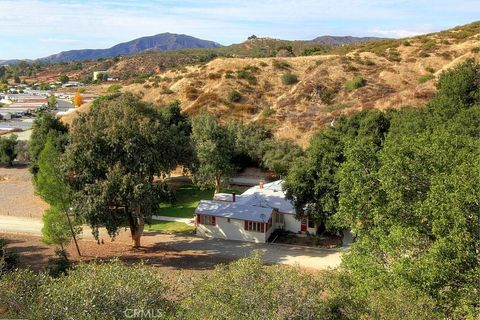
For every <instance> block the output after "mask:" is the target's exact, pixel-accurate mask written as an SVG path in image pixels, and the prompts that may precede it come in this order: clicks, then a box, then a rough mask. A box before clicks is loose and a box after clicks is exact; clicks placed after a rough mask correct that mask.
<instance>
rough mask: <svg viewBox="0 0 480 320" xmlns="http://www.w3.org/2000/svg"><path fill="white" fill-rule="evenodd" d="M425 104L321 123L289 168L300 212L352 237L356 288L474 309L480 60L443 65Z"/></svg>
mask: <svg viewBox="0 0 480 320" xmlns="http://www.w3.org/2000/svg"><path fill="white" fill-rule="evenodd" d="M437 87H438V93H437V95H436V96H435V97H434V98H433V99H432V101H431V102H430V103H429V104H428V105H427V107H426V108H423V109H408V108H405V109H402V110H400V111H390V112H387V113H382V112H379V111H366V112H362V113H358V114H356V115H354V116H352V117H349V118H342V119H340V121H339V122H338V123H337V124H336V125H335V127H333V128H329V129H327V130H325V131H323V132H320V133H318V134H317V135H316V136H315V137H314V138H313V139H312V142H311V145H310V147H309V149H308V150H307V159H306V161H299V162H298V163H296V164H295V165H294V168H293V169H292V170H291V171H290V173H289V176H288V178H287V182H286V187H287V191H288V195H289V196H290V197H291V198H292V199H293V200H294V202H295V205H296V207H297V212H298V213H299V215H300V216H301V215H303V214H306V215H308V216H309V217H310V218H311V219H315V220H316V221H319V222H320V223H321V224H322V225H325V226H326V228H327V229H333V230H335V229H340V228H347V229H350V230H352V232H353V233H354V234H355V235H356V238H357V241H356V243H354V245H353V246H352V248H351V250H350V252H348V254H346V256H345V259H344V267H346V268H347V269H348V270H349V271H350V272H351V274H352V279H353V287H354V288H356V290H357V291H356V294H357V298H360V299H367V298H368V297H370V296H371V295H372V294H373V293H374V292H377V291H378V290H394V289H395V288H408V289H407V290H409V292H418V293H420V294H422V295H425V296H426V297H428V298H429V299H432V300H433V301H435V304H436V308H438V310H440V311H441V313H442V314H443V315H445V316H446V317H451V318H473V317H474V316H475V315H478V313H479V310H480V309H479V308H480V303H479V300H478V295H479V294H480V292H479V287H478V279H479V278H480V263H479V259H478V250H479V248H480V221H479V214H478V213H479V212H480V201H479V199H480V165H479V164H480V139H479V138H480V130H479V128H480V123H479V119H480V66H479V65H477V64H475V63H474V62H473V61H467V62H466V63H464V64H462V65H460V66H458V67H456V68H455V69H453V70H451V71H449V72H447V73H444V74H442V75H441V77H440V79H439V82H438V84H437Z"/></svg>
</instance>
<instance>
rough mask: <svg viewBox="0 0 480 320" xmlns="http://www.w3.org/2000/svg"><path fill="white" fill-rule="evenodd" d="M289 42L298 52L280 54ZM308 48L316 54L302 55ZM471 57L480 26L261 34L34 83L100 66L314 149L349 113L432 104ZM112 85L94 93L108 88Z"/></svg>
mask: <svg viewBox="0 0 480 320" xmlns="http://www.w3.org/2000/svg"><path fill="white" fill-rule="evenodd" d="M286 46H287V47H288V46H291V50H292V51H293V52H294V53H295V55H297V56H296V57H275V54H276V52H277V51H278V49H279V48H281V47H286ZM305 51H306V52H305ZM302 52H303V53H305V54H309V55H303V56H299V55H302ZM468 58H473V59H480V22H474V23H471V24H468V25H464V26H459V27H456V28H453V29H450V30H446V31H442V32H438V33H432V34H426V35H422V36H417V37H412V38H406V39H387V40H381V41H374V42H367V43H356V44H352V45H343V46H333V47H332V46H330V47H329V46H321V45H319V44H318V43H316V42H313V41H284V40H276V39H269V38H257V39H251V40H248V41H245V42H244V43H241V44H236V45H232V46H228V47H222V48H217V49H189V50H180V51H171V52H161V53H158V52H145V53H141V54H136V55H133V56H128V57H122V58H120V59H118V60H114V59H107V60H105V61H95V62H82V64H81V66H80V67H79V66H75V64H72V63H69V64H63V65H62V64H58V65H55V66H50V67H48V68H47V69H45V70H43V71H39V72H38V73H37V74H36V76H35V77H34V78H28V77H27V78H25V79H26V80H27V81H37V82H38V81H47V80H55V81H56V80H57V79H58V77H59V75H60V74H61V73H67V74H68V75H69V76H70V78H71V79H79V80H81V79H82V77H84V76H88V75H91V72H92V71H94V70H108V71H109V73H110V74H111V75H112V76H114V77H119V78H120V79H125V80H123V81H122V85H123V88H122V90H123V91H131V92H134V93H138V94H140V95H142V96H143V98H144V99H145V100H147V101H150V102H152V103H154V104H156V105H158V106H163V105H165V104H167V103H169V102H170V101H173V100H175V99H178V100H180V102H181V105H182V108H183V110H184V112H187V113H189V114H196V113H198V112H200V111H202V110H206V111H208V112H210V113H212V114H215V115H217V116H218V117H219V118H221V119H229V118H235V119H242V120H243V121H246V122H248V121H258V122H261V123H264V124H265V125H267V126H269V127H271V128H272V129H273V131H274V132H275V134H276V135H277V136H278V137H283V138H291V139H294V140H295V141H297V142H299V143H301V144H303V145H305V144H306V142H307V141H308V139H309V138H310V136H311V135H312V134H313V132H315V131H316V130H318V129H319V128H322V127H324V126H327V125H330V124H331V123H332V122H334V121H335V119H337V118H338V117H339V116H340V115H342V114H352V113H354V112H357V111H359V110H365V109H371V108H376V109H382V110H384V109H387V108H398V107H401V106H407V105H408V106H412V107H421V106H423V105H424V104H425V102H426V101H428V100H429V99H430V98H431V97H432V96H433V95H434V94H435V92H436V87H435V82H436V79H437V77H438V76H439V75H440V73H441V72H443V71H444V70H447V69H449V68H451V67H453V66H455V65H457V64H459V63H461V62H463V61H465V60H466V59H468ZM77 67H78V68H77ZM22 80H23V78H22ZM108 85H109V84H102V85H101V86H98V85H95V86H92V88H95V89H94V90H95V91H96V92H106V90H107V88H108ZM233 92H238V93H239V95H240V97H239V98H238V95H237V94H233ZM231 93H232V95H231ZM234 96H236V97H237V98H234V99H233V98H231V97H234Z"/></svg>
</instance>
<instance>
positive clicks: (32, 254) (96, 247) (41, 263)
mask: <svg viewBox="0 0 480 320" xmlns="http://www.w3.org/2000/svg"><path fill="white" fill-rule="evenodd" d="M0 238H4V239H7V240H8V241H9V244H8V248H9V249H10V250H12V251H15V252H17V253H18V255H19V257H20V265H21V266H23V267H30V268H33V269H36V270H41V269H42V268H44V267H45V266H46V265H47V262H48V259H49V258H52V257H54V256H55V254H54V246H47V245H45V244H43V243H42V241H41V237H40V236H36V235H26V234H12V233H0ZM79 245H80V250H81V252H82V257H79V256H78V255H77V253H76V250H75V247H74V245H73V243H72V244H70V245H69V246H68V247H67V251H68V253H69V255H70V258H71V260H72V261H75V262H78V261H91V260H96V259H102V260H104V259H107V260H108V259H112V258H119V259H121V260H124V261H127V262H140V261H144V262H145V263H147V264H149V265H153V266H156V267H159V268H162V269H166V270H191V271H202V270H211V269H213V267H214V266H215V265H217V264H219V263H228V262H230V261H231V260H232V259H229V258H227V257H219V256H211V255H208V254H204V253H200V252H195V251H191V250H183V251H177V250H173V249H171V248H168V247H164V246H163V245H162V243H151V242H146V243H145V244H144V246H143V247H142V248H140V249H136V250H133V249H132V248H131V247H130V245H129V244H127V243H125V242H123V241H110V240H109V241H104V242H103V243H100V244H98V243H97V242H96V241H94V240H88V239H84V240H81V241H80V242H79Z"/></svg>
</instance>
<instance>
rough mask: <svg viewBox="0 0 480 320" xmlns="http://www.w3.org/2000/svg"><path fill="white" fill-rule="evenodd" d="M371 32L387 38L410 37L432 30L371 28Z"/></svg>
mask: <svg viewBox="0 0 480 320" xmlns="http://www.w3.org/2000/svg"><path fill="white" fill-rule="evenodd" d="M369 32H370V33H371V34H373V35H377V36H381V37H386V38H408V37H414V36H418V35H420V34H425V33H429V32H431V30H429V31H426V30H425V29H418V30H407V29H379V28H376V29H371V30H369Z"/></svg>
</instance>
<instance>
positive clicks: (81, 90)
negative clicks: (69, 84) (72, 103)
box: [77, 87, 87, 93]
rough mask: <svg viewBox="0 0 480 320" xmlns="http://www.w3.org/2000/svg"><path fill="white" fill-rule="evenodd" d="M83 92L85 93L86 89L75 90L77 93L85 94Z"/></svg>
mask: <svg viewBox="0 0 480 320" xmlns="http://www.w3.org/2000/svg"><path fill="white" fill-rule="evenodd" d="M85 91H87V89H86V88H84V87H80V88H78V89H77V92H78V93H85Z"/></svg>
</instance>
